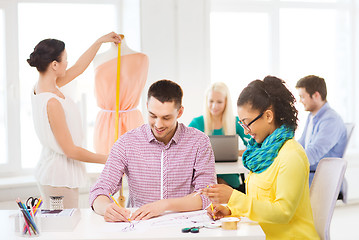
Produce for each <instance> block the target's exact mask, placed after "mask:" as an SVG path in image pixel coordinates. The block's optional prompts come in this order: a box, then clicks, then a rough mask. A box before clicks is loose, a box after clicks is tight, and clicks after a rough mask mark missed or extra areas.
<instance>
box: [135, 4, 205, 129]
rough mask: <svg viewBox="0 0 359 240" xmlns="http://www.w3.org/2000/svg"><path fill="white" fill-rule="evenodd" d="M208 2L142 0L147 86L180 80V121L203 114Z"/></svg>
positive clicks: (142, 30)
mask: <svg viewBox="0 0 359 240" xmlns="http://www.w3.org/2000/svg"><path fill="white" fill-rule="evenodd" d="M208 4H209V2H208V1H205V0H178V1H176V0H143V1H141V46H142V51H143V52H144V53H146V54H147V55H148V56H149V59H150V67H149V73H148V81H147V85H146V88H145V89H146V91H147V89H148V87H149V86H150V85H151V84H152V83H153V82H155V81H157V80H160V79H169V80H172V81H175V82H177V83H178V84H179V85H180V86H181V87H182V89H183V92H184V98H183V106H184V108H185V112H184V115H183V116H182V118H181V119H180V122H183V123H185V124H188V123H189V122H190V121H191V120H192V118H193V117H196V116H198V115H201V114H202V103H203V98H204V91H205V89H206V88H207V86H208V85H209V84H210V78H209V55H208V52H209V51H208V49H209V44H208V43H209V40H208V36H209V32H208V26H207V24H208V21H206V18H207V17H208V14H207V11H209V7H208ZM146 91H145V93H144V99H146V98H145V95H146ZM144 102H145V101H144ZM143 110H144V111H143V112H146V111H145V109H143Z"/></svg>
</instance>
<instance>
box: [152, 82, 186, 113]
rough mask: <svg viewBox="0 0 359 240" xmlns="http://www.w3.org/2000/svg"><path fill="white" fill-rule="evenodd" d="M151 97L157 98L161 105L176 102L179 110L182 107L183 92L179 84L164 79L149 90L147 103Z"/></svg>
mask: <svg viewBox="0 0 359 240" xmlns="http://www.w3.org/2000/svg"><path fill="white" fill-rule="evenodd" d="M150 97H154V98H156V99H157V100H158V101H160V102H161V103H164V102H174V103H175V105H176V107H177V108H178V109H179V108H180V107H181V106H182V97H183V91H182V88H181V87H180V86H179V85H178V84H177V83H175V82H172V81H170V80H166V79H163V80H159V81H157V82H155V83H153V84H152V85H151V86H150V88H149V89H148V94H147V101H148V100H149V99H150Z"/></svg>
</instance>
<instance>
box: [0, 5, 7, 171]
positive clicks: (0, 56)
mask: <svg viewBox="0 0 359 240" xmlns="http://www.w3.org/2000/svg"><path fill="white" fill-rule="evenodd" d="M4 22H5V19H4V10H2V9H0V98H1V99H0V132H1V134H0V165H1V164H4V163H6V162H7V131H6V109H7V107H6V102H7V101H6V94H5V89H6V84H5V61H4V59H5V28H4Z"/></svg>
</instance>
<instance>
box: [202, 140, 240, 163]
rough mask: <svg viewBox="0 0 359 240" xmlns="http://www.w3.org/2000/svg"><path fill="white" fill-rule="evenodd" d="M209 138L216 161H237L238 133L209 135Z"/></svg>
mask: <svg viewBox="0 0 359 240" xmlns="http://www.w3.org/2000/svg"><path fill="white" fill-rule="evenodd" d="M209 140H210V141H211V144H212V149H213V153H214V158H215V161H216V162H236V161H238V135H211V136H209Z"/></svg>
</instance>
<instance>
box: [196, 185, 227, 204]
mask: <svg viewBox="0 0 359 240" xmlns="http://www.w3.org/2000/svg"><path fill="white" fill-rule="evenodd" d="M232 192H233V188H231V187H230V186H228V185H226V184H213V185H211V186H210V187H209V188H203V189H202V194H203V195H205V196H207V197H208V198H209V199H210V200H211V201H212V202H213V203H228V201H229V198H230V197H231V195H232Z"/></svg>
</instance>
